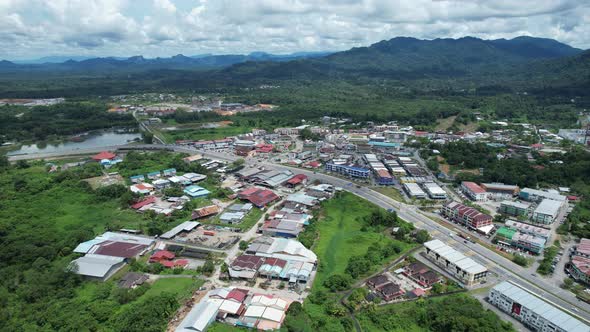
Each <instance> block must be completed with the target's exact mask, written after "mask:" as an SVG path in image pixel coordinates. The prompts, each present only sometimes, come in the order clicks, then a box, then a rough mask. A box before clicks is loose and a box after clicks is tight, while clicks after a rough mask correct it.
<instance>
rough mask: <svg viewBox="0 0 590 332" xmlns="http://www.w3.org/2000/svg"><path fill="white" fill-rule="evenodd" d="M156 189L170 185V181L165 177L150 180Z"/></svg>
mask: <svg viewBox="0 0 590 332" xmlns="http://www.w3.org/2000/svg"><path fill="white" fill-rule="evenodd" d="M152 184H153V185H154V187H156V189H159V190H162V189H166V188H168V187H170V186H171V185H172V183H171V182H170V181H168V180H166V179H157V180H154V181H153V182H152Z"/></svg>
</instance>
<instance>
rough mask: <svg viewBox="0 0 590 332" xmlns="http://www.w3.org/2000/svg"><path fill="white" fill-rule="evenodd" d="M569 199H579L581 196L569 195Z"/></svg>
mask: <svg viewBox="0 0 590 332" xmlns="http://www.w3.org/2000/svg"><path fill="white" fill-rule="evenodd" d="M567 199H568V200H569V201H577V200H579V199H580V198H579V197H578V196H573V195H569V196H567Z"/></svg>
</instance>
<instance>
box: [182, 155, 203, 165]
mask: <svg viewBox="0 0 590 332" xmlns="http://www.w3.org/2000/svg"><path fill="white" fill-rule="evenodd" d="M201 159H203V156H202V155H200V154H195V155H192V156H188V157H185V158H182V160H184V162H186V163H189V164H190V163H192V162H195V161H199V160H201Z"/></svg>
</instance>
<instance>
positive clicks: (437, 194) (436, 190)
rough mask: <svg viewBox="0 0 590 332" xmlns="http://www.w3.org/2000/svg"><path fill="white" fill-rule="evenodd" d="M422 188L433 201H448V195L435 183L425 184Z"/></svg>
mask: <svg viewBox="0 0 590 332" xmlns="http://www.w3.org/2000/svg"><path fill="white" fill-rule="evenodd" d="M422 187H423V188H424V190H426V192H427V193H428V196H430V198H432V199H447V193H446V192H445V191H444V190H443V188H441V187H440V186H439V185H438V184H436V183H434V182H425V183H424V184H422Z"/></svg>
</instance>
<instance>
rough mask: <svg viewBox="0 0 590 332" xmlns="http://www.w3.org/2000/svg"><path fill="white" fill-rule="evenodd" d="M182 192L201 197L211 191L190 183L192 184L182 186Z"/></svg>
mask: <svg viewBox="0 0 590 332" xmlns="http://www.w3.org/2000/svg"><path fill="white" fill-rule="evenodd" d="M184 193H185V194H187V195H189V196H191V197H201V196H207V195H209V194H210V193H211V192H210V191H209V190H207V189H205V188H203V187H201V186H196V185H192V186H188V187H186V188H184Z"/></svg>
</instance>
